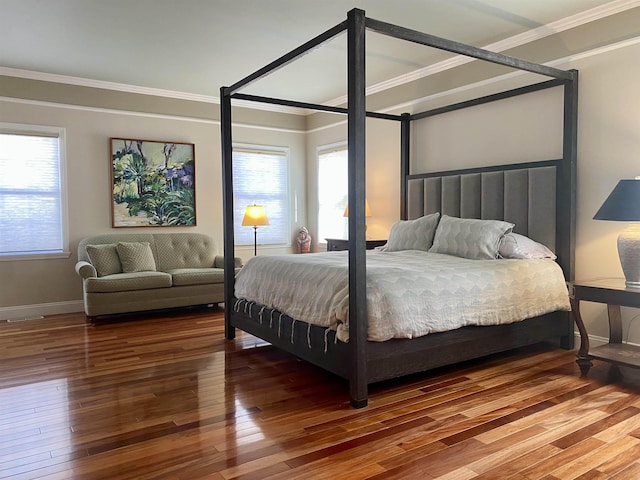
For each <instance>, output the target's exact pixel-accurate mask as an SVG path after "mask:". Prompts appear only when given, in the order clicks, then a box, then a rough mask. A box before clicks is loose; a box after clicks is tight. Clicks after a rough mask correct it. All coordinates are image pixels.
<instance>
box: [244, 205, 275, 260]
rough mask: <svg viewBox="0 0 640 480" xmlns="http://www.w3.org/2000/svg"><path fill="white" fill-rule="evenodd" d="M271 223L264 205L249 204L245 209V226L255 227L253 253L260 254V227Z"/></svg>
mask: <svg viewBox="0 0 640 480" xmlns="http://www.w3.org/2000/svg"><path fill="white" fill-rule="evenodd" d="M264 225H269V219H268V218H267V212H266V211H265V209H264V207H263V206H262V205H255V204H254V205H249V206H248V207H247V209H246V210H245V211H244V218H243V219H242V226H243V227H253V255H254V256H257V255H258V227H262V226H264Z"/></svg>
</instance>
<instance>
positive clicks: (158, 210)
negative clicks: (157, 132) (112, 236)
mask: <svg viewBox="0 0 640 480" xmlns="http://www.w3.org/2000/svg"><path fill="white" fill-rule="evenodd" d="M109 146H110V158H109V165H110V183H111V191H110V192H111V193H110V195H111V202H110V203H111V226H112V227H113V228H126V227H128V228H131V227H191V226H196V225H197V222H196V162H195V144H193V143H185V142H169V141H158V140H142V139H136V138H123V137H110V138H109Z"/></svg>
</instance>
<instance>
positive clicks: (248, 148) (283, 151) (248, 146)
mask: <svg viewBox="0 0 640 480" xmlns="http://www.w3.org/2000/svg"><path fill="white" fill-rule="evenodd" d="M235 151H244V152H250V153H266V154H270V155H273V154H276V155H281V156H283V157H284V158H286V162H287V166H286V174H287V180H286V192H285V194H286V195H285V201H286V203H287V207H288V215H287V219H286V222H287V223H286V225H285V229H286V231H287V232H289V233H290V235H288V236H286V240H285V241H284V242H283V243H262V244H261V243H260V239H259V238H258V246H259V247H260V248H261V249H269V248H283V247H291V245H293V243H292V238H291V237H292V235H293V234H292V233H291V212H292V211H293V202H292V200H291V191H292V188H291V148H290V147H284V146H276V145H260V144H253V143H239V142H238V143H236V142H234V143H233V144H232V149H231V155H232V158H233V152H235ZM233 202H234V205H233V207H234V209H235V207H236V204H235V203H236V202H235V195H234V200H233ZM268 217H269V212H267V218H268ZM235 227H236V225H235V224H234V228H235ZM234 244H235V247H236V248H237V249H238V250H245V249H246V250H251V251H253V240H252V241H251V243H238V241H237V236H236V235H235V232H234Z"/></svg>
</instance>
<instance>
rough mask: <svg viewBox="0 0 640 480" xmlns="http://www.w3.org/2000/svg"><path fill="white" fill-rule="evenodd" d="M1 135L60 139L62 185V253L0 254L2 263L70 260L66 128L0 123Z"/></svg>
mask: <svg viewBox="0 0 640 480" xmlns="http://www.w3.org/2000/svg"><path fill="white" fill-rule="evenodd" d="M0 133H2V134H17V135H32V136H41V137H55V138H57V139H58V161H59V164H58V167H59V172H60V175H59V179H58V181H59V183H60V222H61V223H62V225H61V233H62V251H60V252H52V253H25V254H23V255H15V254H10V255H2V254H0V262H15V261H19V260H51V259H60V258H69V257H70V256H71V250H70V248H69V205H68V194H67V189H68V185H69V184H68V182H67V145H66V143H67V142H66V129H65V128H64V127H54V126H50V125H29V124H22V123H5V122H0Z"/></svg>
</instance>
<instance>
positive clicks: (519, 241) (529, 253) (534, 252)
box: [498, 232, 556, 260]
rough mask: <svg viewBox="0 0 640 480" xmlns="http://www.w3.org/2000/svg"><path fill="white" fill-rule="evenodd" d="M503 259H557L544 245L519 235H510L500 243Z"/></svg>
mask: <svg viewBox="0 0 640 480" xmlns="http://www.w3.org/2000/svg"><path fill="white" fill-rule="evenodd" d="M498 252H499V253H500V257H502V258H519V259H525V258H551V259H552V260H555V259H556V255H555V253H553V252H552V251H551V250H549V249H548V248H547V247H546V246H545V245H543V244H542V243H538V242H536V241H535V240H532V239H530V238H529V237H525V236H524V235H519V234H517V233H513V232H512V233H508V234H506V235H505V236H504V237H503V238H502V241H501V242H500V248H499V250H498Z"/></svg>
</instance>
